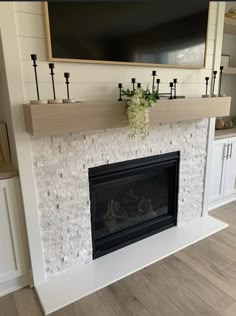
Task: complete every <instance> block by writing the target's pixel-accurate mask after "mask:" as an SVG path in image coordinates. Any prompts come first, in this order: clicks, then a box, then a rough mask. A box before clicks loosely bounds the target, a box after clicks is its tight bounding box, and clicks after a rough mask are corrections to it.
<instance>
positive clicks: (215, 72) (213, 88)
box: [211, 70, 217, 97]
mask: <svg viewBox="0 0 236 316" xmlns="http://www.w3.org/2000/svg"><path fill="white" fill-rule="evenodd" d="M216 75H217V71H216V70H214V71H213V80H212V90H211V96H212V97H216V96H217V95H216V94H214V92H215V82H216Z"/></svg>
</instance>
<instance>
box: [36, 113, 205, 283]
mask: <svg viewBox="0 0 236 316" xmlns="http://www.w3.org/2000/svg"><path fill="white" fill-rule="evenodd" d="M208 124H209V120H208V119H203V120H194V121H184V122H174V123H171V124H163V123H160V124H156V125H152V126H150V128H149V136H148V137H147V139H146V140H145V141H142V140H141V139H139V138H137V139H131V138H130V130H129V128H117V129H111V130H105V131H101V132H97V133H95V132H91V133H85V134H84V133H75V134H73V133H72V134H67V135H62V136H45V137H32V138H31V150H32V157H33V166H34V177H35V185H36V192H37V208H38V212H39V220H40V232H41V238H42V247H43V253H44V264H45V272H46V275H47V279H50V278H52V277H53V276H54V275H56V274H58V273H61V272H64V271H68V270H69V269H70V268H71V267H72V266H73V265H74V264H80V265H83V264H87V263H88V262H90V261H91V260H92V237H91V220H90V192H89V178H88V169H89V168H91V167H97V166H101V165H106V164H111V163H117V162H123V161H127V160H132V159H137V158H143V157H149V156H154V155H159V154H165V153H171V152H176V151H179V152H180V164H179V194H178V215H177V224H182V223H185V222H190V221H193V220H195V219H198V218H199V217H201V216H202V212H203V199H204V178H205V165H206V154H207V152H206V151H207V137H208Z"/></svg>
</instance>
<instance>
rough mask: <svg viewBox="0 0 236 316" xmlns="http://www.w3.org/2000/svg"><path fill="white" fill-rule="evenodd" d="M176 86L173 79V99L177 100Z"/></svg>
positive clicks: (175, 80)
mask: <svg viewBox="0 0 236 316" xmlns="http://www.w3.org/2000/svg"><path fill="white" fill-rule="evenodd" d="M176 86H177V79H176V78H175V79H173V88H174V99H177V95H176Z"/></svg>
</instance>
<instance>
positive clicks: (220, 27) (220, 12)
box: [202, 2, 225, 216]
mask: <svg viewBox="0 0 236 316" xmlns="http://www.w3.org/2000/svg"><path fill="white" fill-rule="evenodd" d="M224 15H225V2H218V3H217V19H216V30H215V47H214V55H213V64H212V67H213V69H216V70H218V69H219V67H220V60H221V50H222V42H223V32H224ZM214 135H215V118H211V119H210V120H209V129H208V141H207V161H206V169H205V184H204V185H205V187H204V197H203V210H202V216H206V215H207V214H208V209H209V196H210V176H211V175H210V173H211V162H212V159H213V156H212V153H213V142H214Z"/></svg>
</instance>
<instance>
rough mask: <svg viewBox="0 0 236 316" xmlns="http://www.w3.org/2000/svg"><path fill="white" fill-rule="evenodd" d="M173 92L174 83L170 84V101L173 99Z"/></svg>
mask: <svg viewBox="0 0 236 316" xmlns="http://www.w3.org/2000/svg"><path fill="white" fill-rule="evenodd" d="M172 90H173V82H170V97H169V99H173V96H172Z"/></svg>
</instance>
